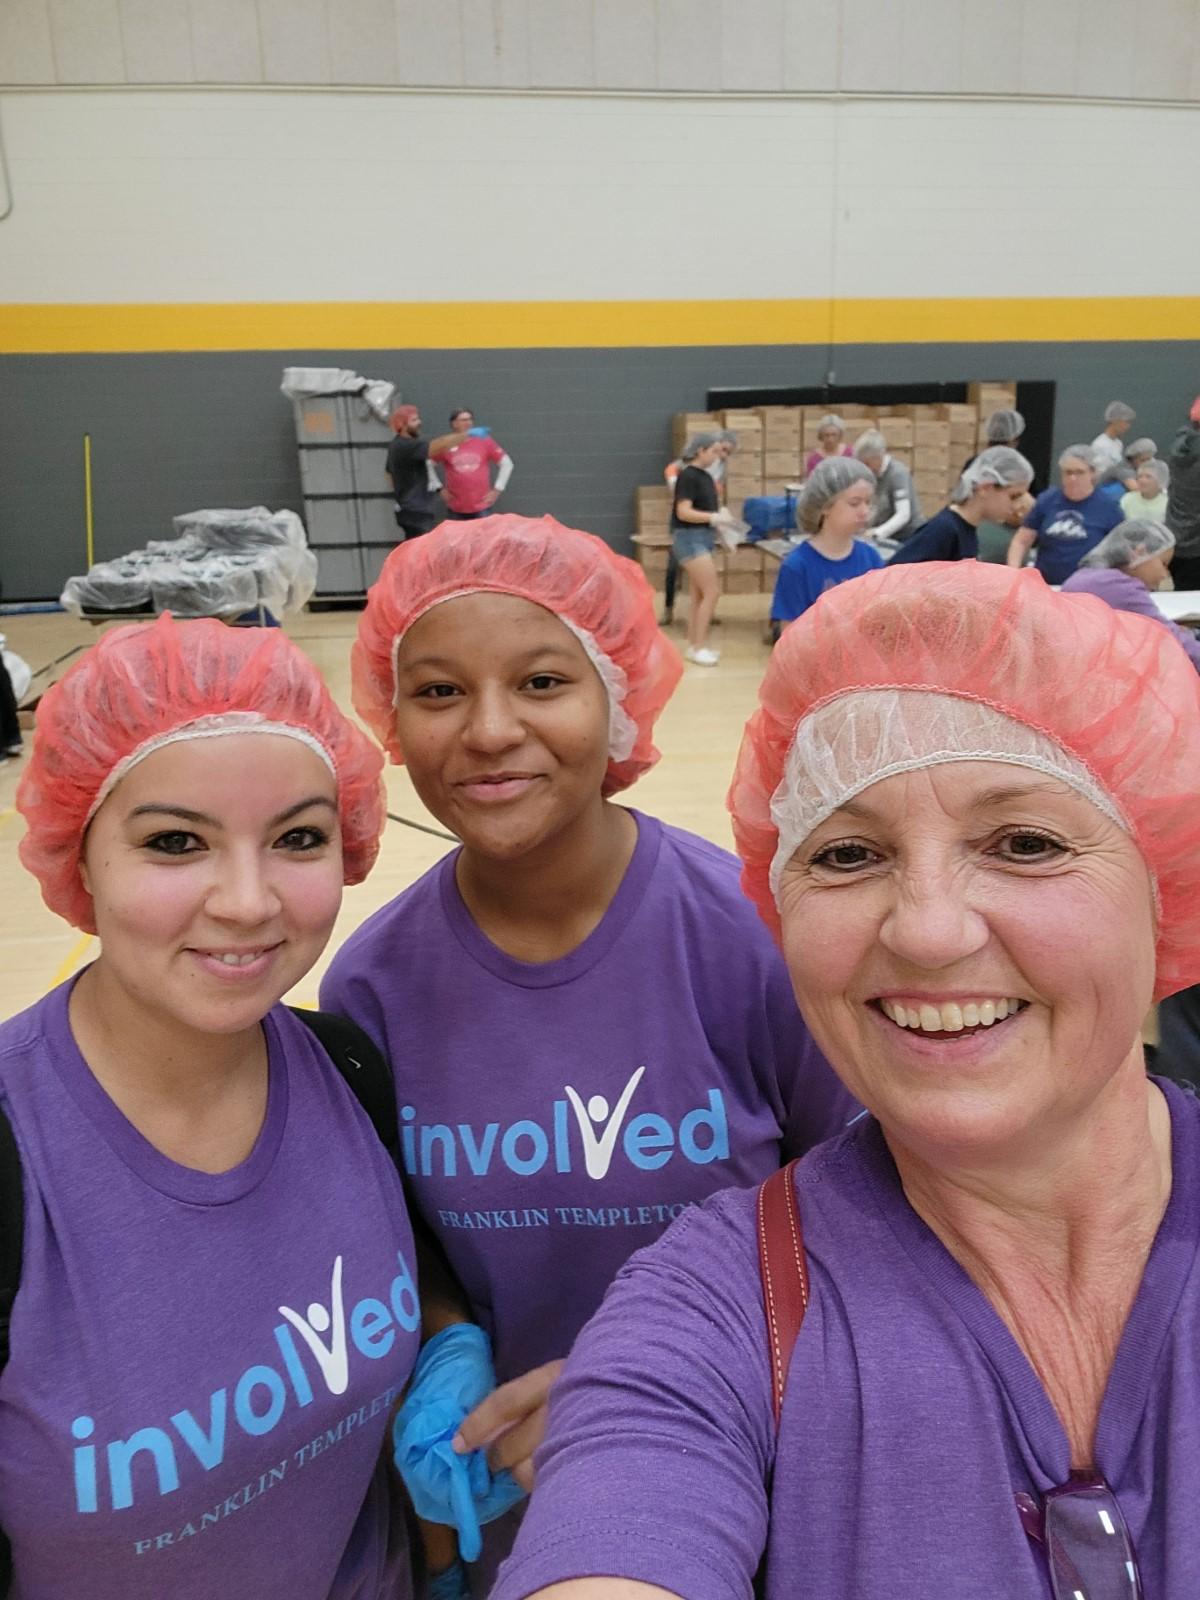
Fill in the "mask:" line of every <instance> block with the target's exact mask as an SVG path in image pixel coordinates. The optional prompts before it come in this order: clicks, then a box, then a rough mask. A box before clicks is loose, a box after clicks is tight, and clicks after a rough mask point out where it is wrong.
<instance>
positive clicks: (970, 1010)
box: [880, 1000, 1023, 1033]
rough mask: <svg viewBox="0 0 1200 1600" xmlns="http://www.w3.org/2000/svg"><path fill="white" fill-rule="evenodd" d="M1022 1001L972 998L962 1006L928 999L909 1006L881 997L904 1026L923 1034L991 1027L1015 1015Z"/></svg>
mask: <svg viewBox="0 0 1200 1600" xmlns="http://www.w3.org/2000/svg"><path fill="white" fill-rule="evenodd" d="M1022 1004H1023V1002H1022V1001H1020V1000H969V1001H968V1002H967V1003H966V1004H965V1005H961V1006H960V1005H958V1004H957V1003H956V1002H955V1001H953V1000H947V1001H946V1002H945V1003H944V1004H942V1005H940V1006H935V1005H932V1004H930V1003H929V1002H928V1001H923V1002H922V1003H921V1004H920V1005H918V1006H906V1005H903V1004H901V1002H900V1001H898V1000H881V1001H880V1008H881V1010H882V1011H883V1013H884V1015H885V1016H886V1017H889V1018H890V1019H891V1020H892V1021H893V1022H894V1023H896V1024H897V1026H898V1027H901V1028H913V1029H915V1030H917V1031H918V1032H922V1033H961V1032H962V1030H963V1029H964V1028H979V1027H983V1028H990V1027H991V1026H992V1025H993V1023H996V1022H1003V1021H1004V1019H1005V1018H1006V1017H1015V1016H1016V1014H1017V1012H1018V1011H1020V1010H1021V1007H1022Z"/></svg>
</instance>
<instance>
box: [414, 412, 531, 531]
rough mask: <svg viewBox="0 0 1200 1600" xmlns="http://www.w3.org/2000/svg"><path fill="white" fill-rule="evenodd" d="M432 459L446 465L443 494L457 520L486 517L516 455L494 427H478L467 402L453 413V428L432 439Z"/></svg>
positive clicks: (443, 471)
mask: <svg viewBox="0 0 1200 1600" xmlns="http://www.w3.org/2000/svg"><path fill="white" fill-rule="evenodd" d="M429 459H430V460H431V461H436V462H437V464H438V466H439V467H440V468H441V469H442V477H443V486H442V494H443V496H444V498H445V501H446V506H447V516H448V517H449V519H450V520H451V521H453V522H464V521H468V520H470V519H471V518H473V517H486V516H487V514H488V512H489V511H490V510H491V509H492V507H493V506H494V505H495V504H496V501H497V500H498V499H499V498H500V496H501V495H502V494H503V493H504V489H505V486H506V485H507V483H508V480H509V478H511V477H512V470H513V461H512V457H511V456H510V455H509V454H508V452H507V451H506V450H504V449H502V448H501V446H500V445H498V444H497V443H496V441H495V439H493V438H492V436H491V431H490V429H488V428H479V427H476V425H475V417H474V414H473V413H472V412H470V411H468V410H467V408H466V407H465V406H460V407H458V409H457V410H455V411H452V412H451V413H450V432H449V433H444V434H443V435H442V436H441V438H440V439H434V440H433V441H432V442H431V444H430V446H429ZM493 462H495V463H496V481H495V483H494V484H493V483H492V463H493Z"/></svg>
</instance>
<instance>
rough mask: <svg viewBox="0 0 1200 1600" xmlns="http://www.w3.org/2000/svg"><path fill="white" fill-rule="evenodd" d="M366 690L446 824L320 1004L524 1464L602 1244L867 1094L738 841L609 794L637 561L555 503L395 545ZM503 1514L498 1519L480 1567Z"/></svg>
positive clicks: (641, 714)
mask: <svg viewBox="0 0 1200 1600" xmlns="http://www.w3.org/2000/svg"><path fill="white" fill-rule="evenodd" d="M352 667H353V680H354V695H355V705H356V707H357V709H358V710H359V712H360V714H361V715H362V716H363V718H364V720H365V721H367V722H368V723H369V725H370V726H371V727H372V728H373V729H374V730H375V732H376V733H377V734H378V736H379V738H380V739H381V741H382V742H383V743H384V744H385V746H386V748H387V750H388V753H389V755H391V757H392V759H393V760H396V761H403V762H404V763H405V764H406V766H407V768H408V771H409V774H410V776H411V778H412V780H413V783H414V785H415V787H416V789H417V792H418V794H419V795H420V796H421V798H422V800H423V801H424V803H425V805H426V806H427V807H428V808H429V810H430V811H431V812H432V813H433V815H434V816H436V817H437V818H438V820H439V821H440V822H442V823H443V824H444V825H445V826H446V827H447V828H449V829H451V830H452V831H453V832H454V833H455V834H456V835H457V836H458V838H459V839H461V841H462V844H461V847H460V848H459V849H458V850H456V851H453V852H451V853H450V854H449V855H447V856H446V857H445V859H444V860H443V861H441V862H439V863H438V865H437V866H435V867H434V868H433V869H432V870H431V871H430V872H428V873H427V874H426V875H425V876H424V877H423V878H421V879H420V880H419V881H418V882H417V883H415V884H413V885H412V887H411V888H409V889H407V890H405V891H404V893H403V894H401V895H400V896H399V897H398V898H397V899H396V900H395V901H393V902H392V903H391V904H390V905H388V906H385V907H384V909H383V910H382V911H380V912H378V913H377V914H376V915H375V916H374V917H372V918H371V919H369V920H368V921H367V922H366V923H365V924H364V926H363V927H362V928H360V929H359V930H358V931H357V932H356V933H355V934H354V935H353V936H352V937H351V938H350V939H349V940H348V941H347V942H346V944H345V945H343V947H342V949H341V950H340V951H339V952H338V955H337V957H336V959H335V961H334V963H333V965H332V967H331V969H330V972H329V974H328V976H327V978H326V980H325V983H324V985H323V987H322V1004H323V1005H324V1006H326V1007H327V1008H328V1009H330V1010H334V1011H340V1012H342V1013H343V1014H345V1015H346V1016H349V1017H351V1018H352V1019H353V1020H355V1021H356V1022H358V1023H359V1025H360V1026H362V1027H363V1028H364V1029H366V1031H367V1032H368V1033H369V1034H371V1035H372V1037H373V1038H374V1039H375V1041H376V1042H377V1043H378V1044H379V1045H380V1046H381V1047H382V1048H383V1049H384V1050H385V1051H386V1053H387V1054H388V1055H389V1057H390V1059H391V1062H392V1066H393V1069H394V1071H395V1075H396V1085H397V1091H398V1098H399V1102H400V1116H401V1132H402V1141H403V1144H404V1155H405V1163H406V1167H407V1177H408V1181H409V1183H410V1185H411V1192H412V1193H413V1195H414V1197H415V1198H416V1200H417V1203H418V1204H419V1206H420V1209H421V1211H422V1214H423V1215H424V1216H425V1218H426V1219H427V1220H428V1222H429V1225H430V1226H431V1227H432V1228H433V1229H434V1230H435V1232H436V1233H437V1234H438V1235H439V1237H440V1240H441V1242H442V1244H443V1246H444V1248H445V1250H446V1253H447V1255H448V1256H449V1258H450V1262H451V1264H452V1265H453V1267H454V1268H455V1269H456V1271H457V1273H458V1276H459V1278H460V1279H461V1282H462V1284H463V1287H464V1288H465V1290H466V1292H467V1295H468V1298H469V1301H470V1306H471V1310H472V1313H473V1315H474V1316H475V1318H476V1319H477V1320H478V1321H479V1322H480V1323H481V1324H482V1325H483V1326H484V1327H485V1328H486V1330H487V1331H488V1333H489V1334H490V1335H491V1338H492V1341H493V1344H494V1351H495V1363H496V1374H497V1377H498V1378H499V1380H500V1383H501V1388H500V1389H499V1390H498V1391H497V1393H496V1395H495V1396H493V1397H492V1399H490V1400H488V1401H486V1402H485V1403H484V1404H483V1406H481V1407H480V1408H479V1410H478V1411H477V1412H476V1413H475V1414H474V1415H472V1416H471V1417H470V1418H468V1420H467V1422H466V1424H465V1426H464V1429H463V1434H464V1439H465V1442H466V1443H468V1444H470V1445H479V1444H481V1443H483V1442H486V1441H488V1440H489V1439H490V1438H491V1437H493V1436H494V1435H496V1434H500V1433H501V1432H502V1433H503V1437H502V1438H499V1439H498V1441H497V1443H496V1445H495V1448H494V1451H493V1459H494V1461H495V1463H496V1464H497V1465H500V1466H506V1467H510V1468H513V1469H514V1470H515V1471H516V1472H517V1474H518V1476H519V1477H521V1478H522V1479H523V1480H524V1481H525V1482H526V1483H528V1481H529V1457H530V1454H531V1452H532V1449H533V1446H534V1445H535V1444H536V1442H537V1440H538V1439H539V1438H540V1434H541V1428H542V1405H543V1402H544V1400H545V1397H546V1394H547V1392H548V1390H549V1386H550V1383H551V1381H552V1380H553V1378H554V1377H555V1376H556V1374H557V1372H558V1370H559V1367H560V1366H561V1362H562V1358H563V1357H564V1356H566V1354H567V1353H568V1351H569V1350H570V1348H571V1345H572V1343H573V1342H574V1339H575V1336H576V1334H577V1333H578V1332H579V1329H580V1328H581V1327H582V1326H583V1324H584V1323H585V1322H586V1320H587V1319H588V1317H589V1316H590V1315H591V1314H592V1312H593V1311H594V1310H595V1309H596V1307H597V1306H598V1305H599V1304H600V1300H601V1298H602V1296H603V1294H604V1291H605V1290H606V1289H607V1287H608V1285H609V1283H610V1282H611V1281H612V1278H613V1276H614V1275H615V1274H616V1272H617V1271H618V1269H619V1268H620V1267H621V1266H622V1265H623V1264H624V1263H625V1262H626V1261H627V1260H628V1259H629V1257H630V1256H631V1255H632V1254H633V1253H634V1251H636V1250H638V1249H639V1248H640V1247H641V1246H643V1245H645V1244H648V1243H650V1242H651V1241H652V1240H654V1239H656V1238H657V1237H658V1236H659V1235H660V1234H661V1233H662V1232H664V1230H665V1229H666V1227H667V1225H668V1224H669V1223H670V1221H671V1220H672V1219H673V1218H674V1217H676V1216H678V1215H680V1214H681V1213H682V1212H683V1211H685V1210H687V1209H688V1208H690V1207H693V1206H695V1205H696V1204H698V1203H699V1202H700V1201H702V1200H704V1199H705V1198H706V1197H707V1196H708V1195H710V1194H712V1193H713V1192H714V1191H715V1190H717V1189H720V1188H724V1187H727V1186H729V1185H730V1184H746V1183H753V1182H755V1181H756V1180H757V1179H758V1178H761V1177H763V1176H765V1175H766V1174H767V1173H769V1172H771V1171H773V1170H776V1169H777V1168H778V1167H779V1166H780V1164H781V1162H783V1161H785V1160H787V1159H788V1158H789V1157H790V1156H791V1155H792V1154H796V1153H799V1152H801V1151H803V1150H806V1149H808V1148H809V1147H810V1146H812V1145H813V1144H815V1143H817V1142H818V1141H819V1140H821V1139H823V1138H825V1137H827V1136H829V1135H830V1134H832V1133H835V1132H837V1131H839V1130H840V1129H841V1128H842V1127H844V1126H845V1124H846V1122H847V1120H848V1118H849V1117H850V1116H852V1115H853V1114H854V1112H855V1110H856V1109H857V1108H856V1107H855V1106H854V1105H853V1103H852V1101H851V1099H850V1096H849V1095H848V1094H846V1092H845V1091H844V1090H843V1089H842V1087H841V1086H840V1084H839V1083H838V1082H837V1080H836V1078H834V1076H833V1074H832V1073H831V1072H830V1071H829V1068H828V1067H827V1065H826V1063H825V1062H824V1060H823V1059H822V1057H821V1056H820V1054H819V1052H818V1051H817V1050H816V1049H815V1047H814V1046H813V1044H812V1041H811V1040H810V1038H809V1036H808V1034H807V1032H806V1030H805V1028H804V1026H803V1023H802V1022H801V1020H800V1017H799V1014H798V1013H797V1011H796V1006H795V1001H794V998H793V996H792V992H791V986H790V983H789V981H788V977H787V972H786V970H785V968H784V966H783V963H782V961H781V960H780V958H779V954H778V952H777V950H775V948H774V947H773V945H772V942H771V940H770V938H769V936H768V935H767V934H766V932H765V930H764V929H763V928H762V927H761V925H760V924H759V923H758V921H757V918H756V917H755V916H754V913H753V908H752V907H751V906H750V905H749V903H748V901H746V899H745V897H744V896H743V895H742V892H741V889H740V887H739V884H738V866H737V862H736V861H735V860H734V858H733V857H731V856H730V855H728V854H727V853H726V852H725V851H723V850H720V849H718V848H717V847H716V846H714V845H712V844H709V843H708V842H707V841H706V840H703V839H700V838H697V837H696V836H695V835H694V834H691V833H687V832H685V831H683V830H682V829H678V828H671V827H667V826H665V825H664V824H663V823H661V822H659V821H658V820H657V819H655V818H653V817H649V816H646V815H644V814H642V813H639V812H637V811H634V810H631V809H628V808H627V807H625V806H623V805H619V804H617V803H616V798H615V797H616V796H617V795H619V794H620V792H621V791H622V790H624V789H626V788H628V787H629V785H631V784H632V783H633V782H635V780H636V779H637V778H638V776H639V775H640V774H641V773H643V772H645V771H646V770H647V769H648V768H649V767H650V766H651V765H653V763H654V762H655V761H656V760H657V759H658V752H657V750H656V749H655V747H654V742H653V730H654V723H655V720H656V718H657V717H658V715H659V713H660V711H661V710H662V708H663V706H664V705H665V703H666V701H667V699H668V697H669V696H670V694H671V691H672V690H673V689H674V687H675V685H676V683H677V681H678V679H679V676H680V671H681V667H680V662H679V657H678V654H677V652H676V650H675V648H674V646H673V645H671V644H670V642H669V641H668V640H667V639H666V638H665V636H664V635H663V634H662V633H660V631H659V629H658V627H657V626H656V624H655V618H654V597H653V593H652V591H651V589H650V586H649V584H648V583H647V582H646V580H645V578H644V576H643V574H642V573H641V572H640V570H639V569H638V568H637V567H636V566H635V565H634V564H633V563H632V562H630V561H627V560H625V559H624V558H623V557H621V556H618V555H616V554H615V553H614V552H613V551H612V550H611V549H610V548H609V547H608V546H607V545H605V544H604V543H603V542H602V541H601V540H599V539H596V538H593V537H592V536H591V535H590V534H585V533H579V532H576V531H575V530H573V529H569V528H564V527H562V526H561V525H560V524H558V523H556V522H554V521H553V520H552V519H550V518H548V517H543V518H536V519H530V518H523V517H515V516H503V517H493V518H489V519H486V520H485V521H483V522H481V523H476V524H474V525H473V526H471V527H470V528H459V527H453V526H449V525H447V526H444V527H442V528H439V529H435V530H434V532H433V533H431V534H428V535H427V536H426V537H425V538H424V539H422V540H420V541H419V542H418V543H417V544H415V545H413V546H411V547H409V546H405V547H403V548H401V549H399V550H397V551H395V552H394V553H393V554H392V555H391V556H390V557H389V559H388V561H387V563H386V564H385V566H384V569H383V572H382V574H381V576H380V579H379V582H378V583H377V584H376V586H375V588H374V589H373V590H372V591H371V594H370V596H369V598H368V603H367V609H366V611H365V612H364V613H363V617H362V621H361V623H360V628H359V637H358V642H357V644H356V645H355V648H354V654H353V658H352ZM511 1537H512V1532H511V1524H510V1525H509V1526H507V1527H494V1528H493V1529H492V1530H491V1534H490V1538H491V1544H490V1546H489V1547H485V1552H484V1561H483V1563H482V1564H481V1567H480V1573H479V1575H477V1580H476V1581H477V1582H478V1584H479V1586H481V1587H483V1586H486V1582H487V1576H486V1575H487V1572H488V1571H489V1570H491V1568H492V1567H493V1566H494V1562H495V1557H496V1554H497V1552H499V1553H503V1552H504V1550H505V1549H506V1548H507V1544H508V1542H510V1541H511Z"/></svg>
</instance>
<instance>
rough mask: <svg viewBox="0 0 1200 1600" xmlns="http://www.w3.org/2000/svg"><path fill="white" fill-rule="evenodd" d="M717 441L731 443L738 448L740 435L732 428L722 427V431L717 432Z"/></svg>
mask: <svg viewBox="0 0 1200 1600" xmlns="http://www.w3.org/2000/svg"><path fill="white" fill-rule="evenodd" d="M717 443H718V444H731V445H732V446H733V448H734V449H735V450H736V449H737V446H738V436H737V434H736V433H734V431H733V429H732V428H722V429H721V431H720V433H718V434H717Z"/></svg>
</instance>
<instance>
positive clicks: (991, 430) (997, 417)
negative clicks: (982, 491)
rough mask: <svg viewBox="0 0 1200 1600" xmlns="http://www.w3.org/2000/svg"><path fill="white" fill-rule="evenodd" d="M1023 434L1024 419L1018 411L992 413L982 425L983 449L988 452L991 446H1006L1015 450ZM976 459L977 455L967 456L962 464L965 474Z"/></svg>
mask: <svg viewBox="0 0 1200 1600" xmlns="http://www.w3.org/2000/svg"><path fill="white" fill-rule="evenodd" d="M1024 432H1025V418H1024V417H1023V416H1022V415H1021V413H1020V412H1019V411H1008V410H1001V411H993V412H992V413H991V415H990V416H989V417H988V419H987V421H986V422H985V423H984V425H983V436H984V438H985V439H986V441H987V443H986V444H985V445H984V449H985V450H989V449H991V447H992V446H993V445H997V444H1006V445H1009V446H1010V447H1011V448H1012V449H1014V450H1015V449H1016V448H1017V441H1018V440H1019V439H1020V438H1021V435H1022V434H1023V433H1024ZM977 454H978V453H977ZM976 459H977V455H974V456H968V457H967V459H966V460H965V461H964V462H963V468H962V469H963V471H964V472H965V471H966V470H967V468H968V467H969V466H970V465H971V464H972V462H974V461H975V460H976Z"/></svg>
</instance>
